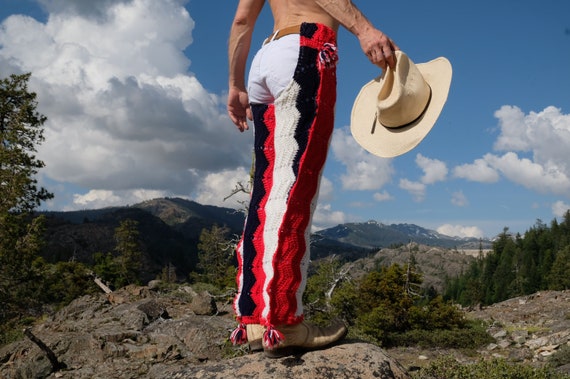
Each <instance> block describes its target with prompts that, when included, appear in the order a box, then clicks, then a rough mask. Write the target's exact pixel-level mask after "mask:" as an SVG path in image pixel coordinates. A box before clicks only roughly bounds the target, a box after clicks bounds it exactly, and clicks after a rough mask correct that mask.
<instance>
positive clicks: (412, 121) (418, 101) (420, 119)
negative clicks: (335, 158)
mask: <svg viewBox="0 0 570 379" xmlns="http://www.w3.org/2000/svg"><path fill="white" fill-rule="evenodd" d="M395 54H396V67H395V68H394V69H391V68H389V67H388V68H387V69H386V71H384V72H383V73H382V75H381V76H380V77H378V78H376V79H374V80H372V81H371V82H369V83H368V84H366V85H365V86H364V87H362V89H361V90H360V93H359V94H358V96H357V97H356V100H355V102H354V106H353V108H352V116H351V122H350V130H351V132H352V135H353V137H354V139H355V140H356V142H358V143H359V144H360V145H361V146H362V147H363V148H364V149H366V150H367V151H369V152H370V153H372V154H374V155H378V156H380V157H384V158H391V157H396V156H398V155H402V154H404V153H406V152H408V151H410V150H411V149H413V148H414V147H416V146H417V145H418V144H419V143H420V142H421V141H422V140H423V139H424V138H425V136H426V135H427V134H428V133H429V131H430V130H431V129H432V127H433V126H434V124H435V122H436V120H437V118H438V117H439V115H440V113H441V110H442V109H443V106H444V104H445V102H446V100H447V95H448V93H449V87H450V85H451V76H452V68H451V63H450V62H449V61H448V60H447V59H446V58H444V57H440V58H437V59H434V60H432V61H430V62H427V63H419V64H417V65H416V64H414V62H412V60H411V59H409V58H408V56H407V55H406V54H405V53H403V52H402V51H400V50H398V51H396V52H395Z"/></svg>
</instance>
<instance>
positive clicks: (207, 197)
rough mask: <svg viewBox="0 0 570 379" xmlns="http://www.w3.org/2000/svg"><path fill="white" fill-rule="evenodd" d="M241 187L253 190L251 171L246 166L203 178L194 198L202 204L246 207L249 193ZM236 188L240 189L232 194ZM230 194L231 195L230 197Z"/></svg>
mask: <svg viewBox="0 0 570 379" xmlns="http://www.w3.org/2000/svg"><path fill="white" fill-rule="evenodd" d="M239 183H241V186H240V184H239ZM241 188H243V189H244V190H245V191H250V190H251V189H250V186H249V172H248V171H246V170H245V169H244V168H242V167H240V168H238V169H236V170H226V171H222V172H215V173H211V174H208V175H206V176H205V177H204V178H202V180H201V181H200V184H199V185H198V188H197V190H196V192H197V194H196V195H195V196H194V198H195V199H196V201H197V202H198V203H200V204H208V205H216V206H220V207H227V208H242V209H245V206H246V205H247V203H248V201H249V193H248V192H243V191H241ZM234 190H238V191H236V192H235V195H232V196H230V195H231V194H232V192H233V191H234ZM228 196H230V197H229V198H228ZM226 198H227V199H226ZM224 199H226V200H224Z"/></svg>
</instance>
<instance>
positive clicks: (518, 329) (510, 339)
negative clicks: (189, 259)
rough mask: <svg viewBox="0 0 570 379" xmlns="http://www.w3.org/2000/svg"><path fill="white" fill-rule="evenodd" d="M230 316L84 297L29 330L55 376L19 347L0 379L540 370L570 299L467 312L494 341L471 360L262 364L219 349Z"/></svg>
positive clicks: (149, 294)
mask: <svg viewBox="0 0 570 379" xmlns="http://www.w3.org/2000/svg"><path fill="white" fill-rule="evenodd" d="M229 307H230V305H229V304H227V303H220V302H216V301H215V299H213V298H212V297H210V296H209V295H208V294H206V293H195V292H194V291H193V290H192V288H190V287H181V288H180V289H179V290H178V292H176V293H175V294H169V295H167V296H165V295H159V294H158V293H157V292H156V291H154V290H153V289H152V287H134V286H133V287H127V288H124V289H122V290H119V291H116V292H113V293H111V294H101V295H98V296H86V297H83V298H80V299H77V300H75V301H74V302H72V303H71V304H70V305H69V306H67V307H65V308H64V309H62V310H61V311H59V312H58V313H56V314H55V315H54V316H52V317H50V318H48V319H45V320H43V321H42V322H41V323H38V324H37V325H35V326H34V327H33V328H31V329H30V330H29V332H30V334H29V335H30V336H35V337H37V338H38V339H39V340H41V341H42V342H43V343H45V345H46V346H47V347H48V348H49V350H51V351H52V352H53V353H54V355H55V360H56V362H55V364H56V365H59V366H60V369H59V370H57V371H56V370H54V368H53V367H54V362H50V359H48V356H47V355H46V352H45V351H42V349H40V347H39V346H38V345H37V344H36V343H33V342H32V341H31V340H30V338H27V339H23V340H21V341H19V342H15V343H13V344H10V345H8V346H4V347H3V348H0V378H3V379H13V378H50V379H53V378H74V379H75V378H105V379H114V378H117V379H118V378H156V379H162V378H226V377H240V378H296V379H304V378H311V379H312V378H329V377H334V378H401V379H404V378H409V375H408V373H409V371H410V370H412V369H413V368H414V367H421V366H423V365H427V364H428V363H429V362H431V361H432V360H433V359H435V358H437V357H438V356H440V355H446V354H453V355H454V356H455V357H456V358H457V359H459V360H460V361H463V362H472V361H476V360H478V359H481V358H482V357H483V358H490V357H504V358H506V359H509V360H511V361H513V362H526V363H531V364H542V363H544V362H545V360H546V359H547V357H548V356H549V355H551V354H552V353H553V352H555V351H556V350H557V349H559V348H560V347H561V346H562V345H564V344H569V341H570V291H563V292H541V293H537V294H535V295H533V296H527V297H524V298H517V299H512V300H509V301H506V302H503V303H499V304H496V305H494V306H492V307H488V308H485V309H478V310H472V311H468V312H467V315H468V317H473V318H477V319H484V320H488V321H489V322H490V329H489V332H490V333H491V334H492V335H493V336H494V337H495V339H496V342H494V343H493V344H491V345H489V346H486V347H485V348H483V349H481V350H480V351H479V352H477V353H474V354H466V353H465V352H459V351H443V350H420V349H412V348H410V349H391V350H388V351H385V350H382V349H380V348H378V347H376V346H373V345H370V344H366V343H363V342H361V341H351V340H348V341H344V342H343V343H342V344H339V345H338V346H335V347H332V348H330V349H326V350H323V351H316V352H311V353H306V354H303V355H299V356H291V357H286V358H281V359H268V358H265V357H264V356H263V354H262V353H255V354H249V353H248V352H247V351H246V350H245V349H242V350H239V349H237V350H236V349H235V348H233V347H232V346H231V345H230V344H229V343H228V341H227V338H228V335H229V332H230V331H231V330H232V328H233V327H234V326H235V324H234V321H233V318H232V312H231V309H230V308H229ZM52 358H53V357H52ZM52 360H53V359H52ZM562 369H565V370H567V371H568V372H570V368H568V367H566V368H562Z"/></svg>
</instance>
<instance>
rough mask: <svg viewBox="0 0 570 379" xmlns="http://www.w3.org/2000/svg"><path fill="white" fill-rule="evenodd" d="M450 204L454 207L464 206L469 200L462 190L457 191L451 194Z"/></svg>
mask: <svg viewBox="0 0 570 379" xmlns="http://www.w3.org/2000/svg"><path fill="white" fill-rule="evenodd" d="M451 204H453V205H455V206H456V207H465V206H467V205H468V204H469V201H468V200H467V197H466V196H465V194H464V193H463V191H457V192H454V193H453V194H452V195H451Z"/></svg>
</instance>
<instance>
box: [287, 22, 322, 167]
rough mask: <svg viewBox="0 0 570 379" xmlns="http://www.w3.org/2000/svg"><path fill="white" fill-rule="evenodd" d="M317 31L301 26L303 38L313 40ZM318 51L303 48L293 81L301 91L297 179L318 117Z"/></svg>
mask: <svg viewBox="0 0 570 379" xmlns="http://www.w3.org/2000/svg"><path fill="white" fill-rule="evenodd" d="M316 31H317V26H316V25H315V24H307V23H305V24H303V25H302V26H301V36H303V37H306V38H311V37H312V36H313V35H314V34H315V32H316ZM318 54H319V51H318V50H317V49H314V48H311V47H307V46H301V47H300V51H299V61H298V63H297V68H296V69H295V74H294V75H293V80H294V81H295V82H297V83H298V84H299V87H300V89H301V91H300V92H299V96H298V97H297V101H296V108H297V110H298V111H299V114H300V116H301V117H300V118H299V123H298V125H297V127H296V128H295V140H296V141H297V143H298V144H299V150H298V151H297V154H296V156H295V160H294V163H293V172H294V173H295V177H297V176H298V174H299V164H300V161H301V157H302V156H303V154H304V153H305V150H306V148H307V144H308V142H309V132H310V129H311V126H312V125H313V122H314V120H315V117H316V115H317V95H318V89H319V86H320V83H321V77H320V74H319V70H318V67H317V57H318Z"/></svg>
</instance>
